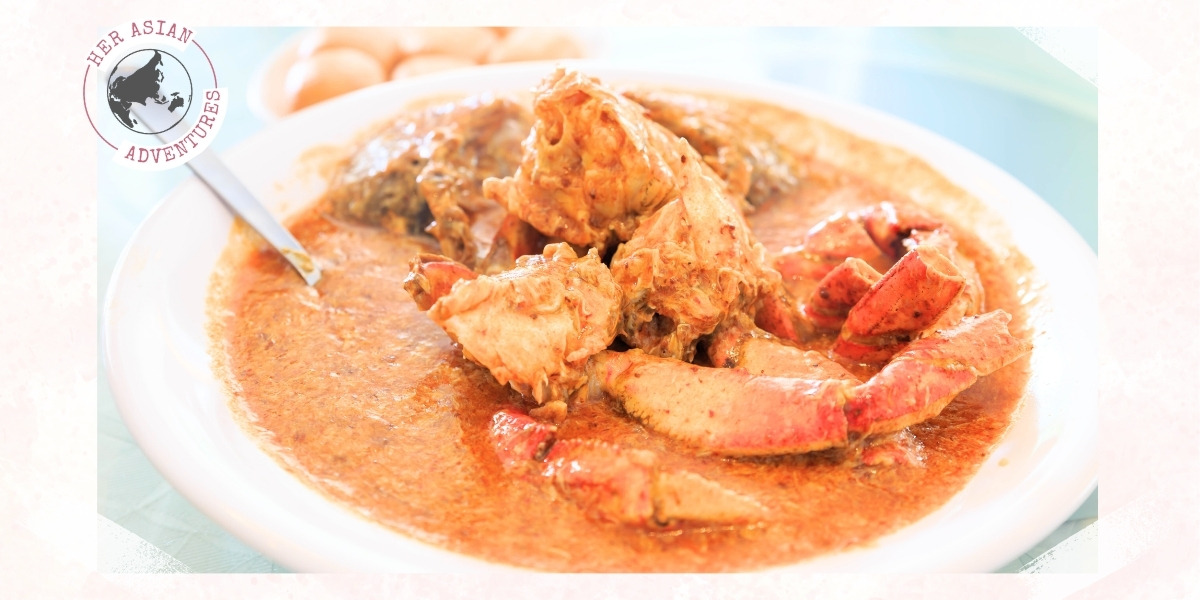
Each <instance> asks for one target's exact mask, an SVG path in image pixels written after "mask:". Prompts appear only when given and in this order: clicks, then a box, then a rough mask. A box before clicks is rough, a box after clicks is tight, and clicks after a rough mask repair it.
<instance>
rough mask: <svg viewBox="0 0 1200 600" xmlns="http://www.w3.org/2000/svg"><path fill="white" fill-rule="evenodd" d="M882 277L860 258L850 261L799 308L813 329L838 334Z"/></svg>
mask: <svg viewBox="0 0 1200 600" xmlns="http://www.w3.org/2000/svg"><path fill="white" fill-rule="evenodd" d="M882 277H883V276H882V275H880V274H879V271H876V270H875V269H874V268H873V267H871V265H869V264H867V262H866V261H864V260H862V259H861V258H853V257H851V258H847V259H846V260H845V262H843V263H842V264H840V265H838V266H837V267H834V269H833V270H832V271H830V272H829V273H827V274H826V275H825V277H822V278H821V281H820V283H818V284H817V289H816V290H814V291H813V294H812V297H811V298H809V300H808V302H807V303H806V304H804V305H802V306H801V307H800V312H801V314H803V315H804V316H805V317H806V318H807V319H808V320H809V321H810V322H812V324H813V325H816V326H817V327H820V328H823V329H835V330H836V329H838V328H840V327H841V326H842V324H843V323H845V321H846V316H847V315H848V314H849V313H850V309H852V308H854V305H855V304H858V302H859V300H862V298H863V296H865V295H866V294H867V292H868V291H870V290H871V286H873V285H875V283H876V282H878V281H879V280H880V278H882Z"/></svg>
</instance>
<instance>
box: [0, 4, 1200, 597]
mask: <svg viewBox="0 0 1200 600" xmlns="http://www.w3.org/2000/svg"><path fill="white" fill-rule="evenodd" d="M614 4H615V5H614V6H612V7H607V6H602V5H600V4H599V3H595V2H592V3H587V4H584V3H566V2H555V1H552V0H536V1H534V0H521V1H518V2H506V3H500V2H493V3H487V4H485V3H483V2H471V3H468V2H463V1H461V0H443V1H442V2H419V3H418V2H407V1H398V0H391V1H388V2H376V3H374V5H373V6H371V7H367V8H362V9H358V10H350V9H348V8H344V7H335V6H333V5H329V6H325V5H321V4H318V3H316V2H311V1H309V2H297V3H286V4H278V5H276V6H274V7H262V8H257V9H253V10H251V11H249V12H248V11H247V10H246V9H245V5H244V4H243V3H241V2H233V1H231V0H221V1H216V0H212V1H208V2H203V3H192V4H191V5H190V6H189V7H188V8H187V9H186V10H175V9H168V8H167V7H166V6H165V5H164V4H163V3H161V2H148V1H133V2H128V1H127V2H120V3H116V2H96V3H92V4H90V5H87V6H86V8H80V7H79V6H80V5H78V4H72V3H67V2H64V1H61V0H59V1H51V2H42V3H37V4H35V3H33V2H28V1H26V2H20V3H18V4H17V5H16V6H9V5H7V4H6V6H5V9H4V11H5V17H4V19H3V20H2V21H0V70H2V73H3V81H4V82H5V86H4V88H5V89H4V93H3V94H0V108H2V109H3V113H0V114H2V115H3V120H2V122H3V123H4V125H3V127H2V128H0V135H2V136H3V142H0V143H2V144H3V146H2V148H3V154H2V155H0V181H3V182H4V184H5V185H4V200H3V202H0V216H2V217H3V221H4V222H5V223H6V224H7V227H6V232H5V234H4V235H0V249H2V253H0V256H2V257H3V260H2V261H0V286H2V288H0V289H3V293H0V315H3V317H4V318H3V325H0V331H3V338H2V339H3V341H4V343H5V349H4V350H3V353H2V356H3V361H0V382H2V383H0V596H3V597H9V598H55V597H71V598H74V597H92V598H161V597H167V596H170V597H173V598H180V599H185V598H209V597H212V598H225V597H232V596H238V597H255V598H283V597H287V598H299V597H305V598H333V597H346V598H350V597H354V598H363V597H376V596H381V595H383V594H385V593H386V594H387V595H389V596H395V597H435V596H439V597H462V598H476V597H483V596H489V595H503V596H505V597H514V598H539V599H552V598H610V597H611V598H618V597H621V598H623V597H630V596H645V597H656V598H664V597H670V598H680V599H691V598H709V597H716V596H718V595H720V596H721V597H729V598H763V597H814V596H819V597H838V598H962V597H968V596H969V597H971V598H1014V597H1016V598H1059V597H1067V596H1072V597H1079V598H1093V597H1096V598H1108V597H1119V598H1134V597H1147V598H1168V597H1170V598H1174V597H1184V596H1190V595H1192V594H1195V593H1196V592H1197V589H1198V586H1197V584H1195V583H1192V582H1193V581H1196V580H1200V577H1197V575H1198V573H1197V570H1198V569H1197V564H1198V562H1200V561H1197V556H1198V554H1200V539H1198V537H1197V532H1198V529H1197V518H1196V515H1197V514H1198V512H1200V511H1198V510H1197V507H1200V502H1198V500H1200V498H1198V496H1200V495H1198V494H1197V490H1198V486H1197V470H1198V469H1197V461H1198V460H1200V452H1197V450H1198V448H1197V446H1198V445H1200V442H1198V440H1200V435H1198V434H1200V431H1198V430H1200V425H1198V424H1200V419H1198V416H1200V415H1198V414H1197V413H1198V412H1200V411H1198V410H1197V391H1196V390H1197V388H1198V385H1197V384H1198V383H1200V381H1198V379H1200V367H1198V366H1197V365H1198V364H1200V352H1197V344H1198V342H1197V340H1200V318H1198V313H1200V276H1198V275H1197V268H1196V263H1197V258H1200V250H1198V248H1200V246H1198V244H1200V198H1198V197H1200V176H1198V174H1200V165H1198V161H1197V150H1198V146H1200V145H1198V144H1197V141H1198V140H1200V127H1198V124H1200V100H1198V99H1200V86H1198V82H1197V79H1198V78H1200V67H1198V65H1200V56H1198V54H1200V50H1198V48H1197V33H1198V32H1200V18H1198V17H1200V9H1198V7H1197V3H1196V2H1194V1H1192V0H1178V1H1172V0H1156V1H1151V2H1144V1H1134V0H1107V1H1099V2H1085V1H1082V0H1080V1H1053V2H1051V1H1047V0H1017V1H1010V2H996V1H994V0H987V1H979V2H963V1H952V0H944V1H937V2H925V3H924V6H922V7H921V8H920V9H911V8H909V5H910V3H900V2H882V1H881V2H865V1H853V0H851V1H846V2H836V3H835V2H824V1H821V0H808V1H805V2H788V3H782V2H775V1H771V2H754V3H751V6H754V7H757V8H755V9H747V8H744V6H745V3H742V2H733V1H731V0H723V1H720V2H717V1H714V0H689V1H686V2H684V1H675V2H660V3H653V4H652V3H646V2H633V1H626V2H621V3H614ZM146 18H155V19H157V18H163V19H173V20H176V21H179V22H182V23H186V24H188V25H189V26H194V27H195V28H198V29H201V30H202V29H203V28H204V27H205V26H216V25H272V24H287V25H312V24H345V25H354V24H371V25H378V24H383V23H389V22H390V23H393V24H396V25H417V24H463V25H465V24H490V25H503V24H515V23H514V20H520V22H521V23H522V24H532V23H537V24H556V25H600V24H608V25H648V24H663V23H676V24H697V25H701V24H703V25H756V24H772V25H778V24H783V23H791V24H797V25H878V24H887V25H1023V26H1064V25H1076V26H1095V27H1098V28H1099V32H1100V35H1099V40H1100V46H1099V87H1100V229H1099V244H1100V248H1101V254H1100V265H1101V276H1100V285H1101V309H1102V313H1101V314H1102V322H1101V323H1100V327H1101V335H1100V339H1101V342H1102V346H1101V348H1100V349H1099V356H1100V361H1101V373H1102V377H1103V380H1102V381H1101V382H1100V387H1101V422H1100V426H1101V431H1100V436H1101V440H1102V443H1101V456H1100V460H1101V473H1100V478H1101V487H1102V489H1103V493H1102V494H1101V498H1100V521H1099V527H1100V572H1099V573H1097V574H1095V575H1043V576H1030V575H976V576H937V575H933V576H876V577H871V576H861V575H852V576H792V577H783V576H771V577H763V576H691V575H689V576H678V577H671V576H662V577H659V576H649V577H648V576H606V577H601V576H528V577H508V578H501V579H497V578H495V577H490V578H488V579H486V580H485V579H483V578H478V577H448V576H444V575H430V576H361V575H358V576H319V575H292V576H267V575H253V576H236V575H203V576H199V575H195V576H157V575H155V576H108V575H98V574H97V573H96V556H95V549H96V543H95V535H96V534H95V532H96V516H95V515H96V506H95V502H96V431H97V427H96V406H95V399H96V375H97V340H96V336H97V314H96V310H97V306H98V301H97V298H96V289H97V285H96V275H95V274H96V235H97V231H96V203H95V198H96V169H95V164H96V155H95V152H96V144H95V140H94V134H93V133H92V131H91V129H90V127H89V126H88V124H87V121H86V120H85V119H84V117H83V114H82V111H81V110H80V104H81V96H80V94H81V82H82V76H83V68H84V57H85V56H86V54H87V52H88V51H89V49H90V46H91V45H92V44H94V43H95V39H96V36H97V35H98V31H99V30H100V29H101V28H105V27H110V26H112V25H114V24H117V23H122V22H128V21H130V20H133V19H146Z"/></svg>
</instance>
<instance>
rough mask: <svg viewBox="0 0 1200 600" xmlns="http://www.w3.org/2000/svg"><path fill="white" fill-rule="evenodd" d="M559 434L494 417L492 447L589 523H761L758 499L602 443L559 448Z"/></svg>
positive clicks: (505, 413)
mask: <svg viewBox="0 0 1200 600" xmlns="http://www.w3.org/2000/svg"><path fill="white" fill-rule="evenodd" d="M555 433H556V432H555V428H554V426H552V425H547V424H545V423H541V422H539V421H537V420H536V419H533V418H531V417H530V416H529V415H525V414H523V413H521V412H519V411H516V410H511V409H505V410H501V411H499V412H497V413H496V414H495V415H494V416H493V417H492V430H491V436H492V445H493V447H494V448H495V449H496V455H497V457H498V458H499V459H500V461H501V463H502V464H503V465H504V467H505V469H506V470H508V471H509V472H513V473H523V474H524V475H526V476H527V477H530V478H537V477H544V478H545V479H547V480H549V481H550V482H551V483H553V485H554V487H555V489H557V490H558V492H559V493H560V494H562V495H563V496H564V497H566V498H568V499H570V500H571V501H572V502H573V503H575V504H576V505H578V506H579V507H580V509H582V510H584V511H585V512H587V513H588V514H589V515H590V516H591V517H593V518H596V519H599V520H603V521H611V522H616V523H622V524H625V525H631V526H635V527H646V528H655V529H659V528H679V527H688V526H694V525H734V524H746V523H752V522H755V521H758V520H761V519H762V518H764V517H765V516H766V515H767V510H766V508H765V507H763V506H762V504H760V503H759V502H758V501H756V500H754V498H752V497H750V496H748V495H745V494H742V493H739V492H736V491H734V490H731V489H729V488H727V487H725V486H723V485H721V484H719V483H717V482H715V481H712V480H710V479H707V478H705V477H702V476H700V475H697V474H696V473H692V472H690V471H687V470H683V469H668V468H664V467H662V466H660V465H659V461H658V458H657V456H656V455H655V454H654V453H653V452H650V451H649V450H637V449H630V448H622V447H620V446H616V445H614V444H610V443H606V442H600V441H596V440H581V439H565V440H555Z"/></svg>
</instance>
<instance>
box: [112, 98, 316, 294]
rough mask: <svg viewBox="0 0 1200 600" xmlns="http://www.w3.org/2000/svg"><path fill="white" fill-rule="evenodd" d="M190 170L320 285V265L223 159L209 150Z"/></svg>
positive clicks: (156, 125)
mask: <svg viewBox="0 0 1200 600" xmlns="http://www.w3.org/2000/svg"><path fill="white" fill-rule="evenodd" d="M132 112H134V116H135V117H137V118H138V119H139V120H141V121H142V122H143V123H146V124H147V125H149V126H151V127H152V128H153V129H154V130H162V129H164V127H163V125H162V124H160V123H154V122H152V121H153V120H154V119H153V116H152V115H148V114H141V113H139V112H138V111H136V110H135V111H132ZM142 112H143V113H145V112H147V111H142ZM146 116H152V118H151V120H146V119H145V117H146ZM167 128H169V126H168V127H167ZM155 137H157V138H158V139H160V140H162V141H163V143H168V142H167V140H166V138H164V137H163V135H162V134H161V133H157V134H155ZM187 166H188V168H190V169H191V170H192V172H193V173H195V174H196V177H198V178H200V181H203V182H204V183H205V185H207V186H208V188H209V189H211V190H212V191H213V193H214V194H216V195H217V198H219V199H220V200H221V202H222V203H224V204H225V206H226V207H227V208H229V210H231V211H233V213H234V214H235V215H237V216H239V217H241V219H242V220H243V221H245V222H246V224H247V225H249V226H250V227H252V228H254V230H255V231H257V232H258V233H259V235H261V236H262V237H263V239H265V240H267V243H269V244H271V246H273V247H274V248H275V249H276V250H278V251H279V253H280V254H281V255H283V258H284V259H285V260H287V261H288V263H289V264H291V265H292V266H293V267H295V269H296V271H297V272H298V273H300V277H302V278H303V279H304V282H305V283H307V284H308V285H316V284H317V282H318V281H320V280H321V269H320V267H318V266H317V263H316V261H314V260H313V259H312V257H311V256H309V254H308V252H307V251H306V250H305V249H304V247H303V246H301V245H300V242H299V241H297V240H296V238H295V237H294V236H293V235H292V232H290V231H288V230H287V228H286V227H284V226H283V224H282V223H280V222H279V221H278V220H277V219H276V218H275V217H274V216H273V215H272V214H271V213H270V212H268V211H267V209H266V208H265V207H263V205H262V203H260V202H259V201H258V199H257V198H255V197H254V194H252V193H250V190H248V189H246V186H245V185H243V184H242V182H241V180H239V179H238V178H237V176H236V175H234V174H233V172H232V171H230V170H229V167H227V166H225V163H223V162H221V159H220V158H218V157H217V155H216V154H215V153H213V151H212V148H208V149H205V151H204V152H201V153H200V154H198V155H196V156H193V157H192V159H191V160H189V161H188V162H187Z"/></svg>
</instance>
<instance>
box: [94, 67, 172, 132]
mask: <svg viewBox="0 0 1200 600" xmlns="http://www.w3.org/2000/svg"><path fill="white" fill-rule="evenodd" d="M191 106H192V77H191V75H189V74H188V72H187V69H186V68H184V66H183V63H181V62H179V59H177V58H175V57H174V56H173V55H171V54H170V53H167V52H163V51H162V50H155V49H144V50H137V51H134V52H131V53H129V54H128V55H127V56H125V58H122V59H121V60H120V62H118V63H117V66H116V67H114V68H113V70H112V73H110V74H109V76H108V107H109V109H110V110H112V114H113V116H114V117H116V118H117V120H118V121H120V122H121V124H122V125H124V126H125V128H126V129H128V130H130V131H133V132H137V133H146V134H153V133H161V132H163V131H166V130H168V129H170V128H172V127H174V126H175V125H177V124H178V123H179V122H180V121H182V120H183V117H184V115H186V114H187V111H188V109H189V108H191ZM135 112H136V113H137V114H134V113H135ZM138 115H142V116H143V118H144V119H145V120H146V121H148V122H149V123H153V124H154V126H153V127H152V126H150V125H148V124H147V123H143V122H142V119H139V118H138Z"/></svg>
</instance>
